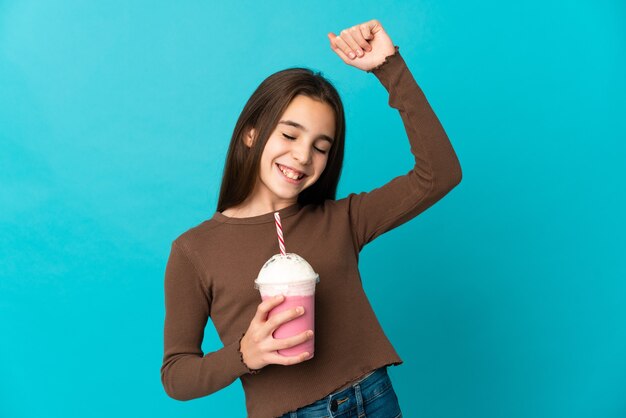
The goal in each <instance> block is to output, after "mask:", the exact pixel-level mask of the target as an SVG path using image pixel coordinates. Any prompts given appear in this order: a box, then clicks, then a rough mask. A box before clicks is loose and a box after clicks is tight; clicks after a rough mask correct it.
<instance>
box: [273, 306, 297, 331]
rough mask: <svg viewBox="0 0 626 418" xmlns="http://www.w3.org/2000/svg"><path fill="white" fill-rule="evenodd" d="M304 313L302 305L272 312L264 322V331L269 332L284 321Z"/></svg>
mask: <svg viewBox="0 0 626 418" xmlns="http://www.w3.org/2000/svg"><path fill="white" fill-rule="evenodd" d="M302 314H304V307H303V306H298V307H296V308H292V309H287V310H285V311H283V312H280V313H276V314H272V317H271V318H270V319H268V320H267V322H266V323H265V327H266V332H267V333H268V334H271V333H273V332H274V330H275V329H276V328H278V327H279V326H280V325H282V324H283V323H285V322H288V321H291V320H292V319H295V318H297V317H299V316H301V315H302Z"/></svg>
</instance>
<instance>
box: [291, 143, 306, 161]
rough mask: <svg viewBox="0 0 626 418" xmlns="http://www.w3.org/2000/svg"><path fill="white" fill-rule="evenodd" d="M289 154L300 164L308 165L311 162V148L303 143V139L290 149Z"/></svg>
mask: <svg viewBox="0 0 626 418" xmlns="http://www.w3.org/2000/svg"><path fill="white" fill-rule="evenodd" d="M291 156H292V157H293V159H294V160H296V161H298V162H299V163H300V164H302V165H308V164H310V163H311V149H310V147H309V146H308V145H307V144H305V143H304V141H302V143H300V144H299V145H294V147H293V149H292V150H291Z"/></svg>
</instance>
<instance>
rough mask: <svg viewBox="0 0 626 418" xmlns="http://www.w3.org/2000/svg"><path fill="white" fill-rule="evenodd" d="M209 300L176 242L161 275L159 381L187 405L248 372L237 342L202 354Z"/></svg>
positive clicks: (167, 391) (199, 279)
mask: <svg viewBox="0 0 626 418" xmlns="http://www.w3.org/2000/svg"><path fill="white" fill-rule="evenodd" d="M210 306H211V299H210V297H209V295H208V294H207V291H206V288H205V286H203V285H202V280H201V277H200V275H199V274H198V272H197V271H196V269H195V267H194V265H193V264H192V262H191V261H190V260H189V258H188V257H187V255H186V254H185V251H184V249H183V248H181V246H180V244H177V243H176V241H174V243H173V244H172V248H171V252H170V257H169V259H168V261H167V267H166V270H165V330H164V356H163V365H162V366H161V381H162V383H163V387H164V389H165V392H166V393H167V394H168V395H169V396H170V397H172V398H174V399H177V400H180V401H185V400H190V399H194V398H199V397H202V396H206V395H209V394H211V393H213V392H216V391H218V390H220V389H222V388H224V387H226V386H228V385H230V384H231V383H232V382H233V381H234V380H235V379H237V378H238V377H239V376H241V375H243V374H245V373H247V372H248V369H247V368H246V367H245V365H244V364H243V363H242V362H241V359H240V353H239V339H237V340H236V341H233V342H231V343H230V344H228V345H226V346H225V347H223V348H221V349H219V350H217V351H213V352H210V353H208V354H206V355H204V353H203V352H202V349H201V346H202V339H203V337H204V328H205V326H206V323H207V319H208V317H209V313H210Z"/></svg>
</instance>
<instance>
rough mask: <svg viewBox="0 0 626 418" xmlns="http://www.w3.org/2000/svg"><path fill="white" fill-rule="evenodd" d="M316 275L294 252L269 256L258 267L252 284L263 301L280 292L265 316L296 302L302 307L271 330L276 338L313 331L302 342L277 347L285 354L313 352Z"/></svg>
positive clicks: (311, 354)
mask: <svg viewBox="0 0 626 418" xmlns="http://www.w3.org/2000/svg"><path fill="white" fill-rule="evenodd" d="M318 282H319V275H318V274H317V273H315V272H314V271H313V268H312V267H311V266H310V264H309V263H307V262H306V260H304V258H302V257H300V256H299V255H297V254H294V253H287V254H285V255H281V254H276V255H274V256H272V257H271V258H270V259H269V260H268V261H267V262H266V263H265V264H264V265H263V267H262V268H261V271H260V272H259V276H258V277H257V279H256V280H255V281H254V287H255V288H256V289H258V290H259V292H260V293H261V299H262V300H263V301H265V300H267V299H270V298H273V297H275V296H277V295H283V296H284V297H285V299H284V300H283V302H282V303H281V304H280V305H278V306H276V307H275V308H273V309H272V310H271V311H270V312H269V314H268V318H271V317H272V316H274V315H276V314H278V313H280V312H283V311H285V310H288V309H293V308H295V307H297V306H302V307H304V314H302V315H300V316H298V317H296V318H294V319H292V320H290V321H288V322H285V323H283V324H281V325H280V326H279V327H278V328H276V330H274V333H273V334H272V335H273V337H274V338H276V339H282V338H289V337H292V336H295V335H298V334H301V333H303V332H304V331H307V330H312V331H313V338H310V339H308V340H306V341H305V342H303V343H300V344H298V345H295V346H293V347H289V348H286V349H282V350H278V353H279V354H281V355H284V356H297V355H299V354H302V353H304V352H308V353H309V354H310V357H313V355H314V352H315V286H316V284H317V283H318Z"/></svg>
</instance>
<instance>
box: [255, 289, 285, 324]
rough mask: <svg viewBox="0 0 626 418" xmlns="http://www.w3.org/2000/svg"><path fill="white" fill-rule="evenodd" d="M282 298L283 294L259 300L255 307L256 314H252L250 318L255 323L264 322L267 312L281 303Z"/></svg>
mask: <svg viewBox="0 0 626 418" xmlns="http://www.w3.org/2000/svg"><path fill="white" fill-rule="evenodd" d="M284 299H285V297H284V296H283V295H278V296H275V297H273V298H269V299H267V300H264V301H263V302H261V303H260V304H259V306H258V307H257V309H256V314H255V315H254V318H252V321H253V322H257V323H263V322H265V320H266V319H267V314H269V312H270V311H271V310H272V309H274V308H275V307H276V306H278V305H280V304H281V303H283V300H284Z"/></svg>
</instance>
